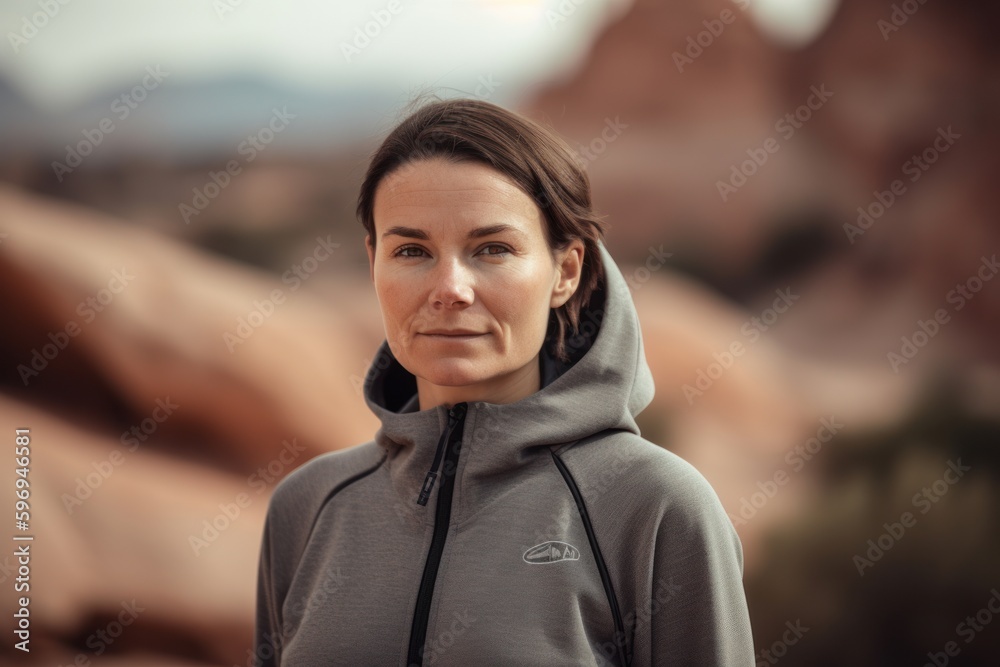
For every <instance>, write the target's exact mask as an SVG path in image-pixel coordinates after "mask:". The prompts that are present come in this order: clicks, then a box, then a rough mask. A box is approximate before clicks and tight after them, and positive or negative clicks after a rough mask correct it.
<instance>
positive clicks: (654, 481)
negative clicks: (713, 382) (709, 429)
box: [561, 431, 729, 526]
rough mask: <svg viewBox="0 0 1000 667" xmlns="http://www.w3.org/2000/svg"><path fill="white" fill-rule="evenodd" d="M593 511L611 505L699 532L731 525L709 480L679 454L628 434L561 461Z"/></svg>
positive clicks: (576, 450) (589, 444)
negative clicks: (698, 528)
mask: <svg viewBox="0 0 1000 667" xmlns="http://www.w3.org/2000/svg"><path fill="white" fill-rule="evenodd" d="M561 456H562V457H563V458H564V460H565V461H566V462H567V465H568V467H569V468H570V470H571V471H572V473H573V475H574V477H575V478H576V479H577V483H578V484H579V485H580V486H581V487H583V488H586V489H588V493H585V494H584V497H585V499H587V501H588V503H587V504H588V506H589V505H591V504H593V505H606V506H612V507H616V508H618V510H617V512H616V513H618V512H621V511H629V510H630V511H631V512H632V513H635V514H638V515H641V516H642V517H644V518H646V519H647V520H650V519H654V518H657V519H659V520H660V521H664V520H666V521H670V522H673V523H676V524H682V525H684V524H686V525H688V526H693V525H694V524H701V523H704V522H706V521H708V522H716V523H717V522H719V521H721V520H724V521H725V522H727V523H728V522H729V518H728V516H727V515H726V513H725V511H724V510H723V507H722V503H721V501H720V500H719V496H718V494H717V493H716V491H715V489H714V488H713V487H712V485H711V484H710V483H709V481H708V479H706V478H705V476H704V475H703V474H702V473H701V472H700V471H699V470H698V469H697V468H695V467H694V466H693V465H692V464H691V463H689V462H688V461H686V460H685V459H683V458H681V457H680V456H678V455H677V454H675V453H674V452H671V451H670V450H668V449H666V448H664V447H662V446H660V445H658V444H656V443H653V442H650V441H649V440H646V439H645V438H643V437H641V436H639V435H636V434H634V433H630V432H628V431H617V432H614V433H609V434H606V435H603V436H600V437H598V438H596V439H594V440H590V441H586V442H583V443H580V444H578V445H576V446H574V447H572V448H570V449H569V450H567V451H566V452H565V453H563V454H562V455H561Z"/></svg>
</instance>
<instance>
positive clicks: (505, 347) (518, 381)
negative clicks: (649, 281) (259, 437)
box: [255, 100, 754, 667]
mask: <svg viewBox="0 0 1000 667" xmlns="http://www.w3.org/2000/svg"><path fill="white" fill-rule="evenodd" d="M358 216H359V218H360V219H361V221H362V223H363V224H364V226H365V229H366V230H367V232H368V235H367V238H366V245H367V248H368V256H369V261H370V269H371V278H372V280H373V282H374V285H375V291H376V294H377V296H378V300H379V304H380V306H381V310H382V318H383V323H384V325H385V331H386V340H385V341H384V342H383V343H382V345H381V347H380V348H379V350H378V354H377V356H376V358H375V360H374V361H373V362H372V364H371V367H370V369H369V372H368V374H367V376H366V378H365V383H364V396H365V401H366V402H367V404H368V407H369V408H370V409H371V410H372V411H374V413H375V414H376V415H377V416H378V418H379V419H380V420H381V423H382V426H381V428H380V429H379V430H378V432H377V433H376V434H375V438H374V439H373V440H372V441H370V442H368V443H365V444H363V445H360V446H357V447H352V448H350V449H347V450H340V451H336V452H331V453H329V454H325V455H323V456H319V457H317V458H315V459H313V460H312V461H310V462H309V463H307V464H305V465H303V466H302V467H300V468H298V469H297V470H295V471H294V472H293V473H291V474H290V475H289V476H288V477H287V478H285V479H284V480H283V481H282V482H281V483H280V484H279V485H278V487H277V488H276V489H275V492H274V495H273V497H272V498H271V501H270V505H269V507H268V514H267V520H266V523H265V527H264V536H263V542H262V548H261V557H260V573H259V578H258V600H257V625H256V636H255V649H256V657H257V658H258V660H259V661H260V663H262V664H266V665H279V664H280V665H294V666H295V667H308V666H310V665H334V664H336V665H433V664H440V665H463V666H465V665H504V666H506V665H533V666H534V665H542V664H544V665H632V666H633V667H639V666H642V665H678V666H679V665H684V666H686V667H690V666H692V665H725V666H729V665H738V666H743V665H747V666H751V665H753V664H754V653H753V644H752V639H751V634H750V621H749V615H748V611H747V604H746V598H745V595H744V590H743V586H742V572H743V553H742V546H741V544H740V541H739V538H738V537H737V535H736V532H735V530H734V528H733V526H732V524H731V523H730V521H729V519H728V517H727V516H726V514H725V512H724V511H723V509H722V506H721V504H720V502H719V499H718V497H717V496H716V494H715V492H714V491H713V489H712V488H711V486H709V484H708V482H707V481H706V480H705V478H704V477H703V476H702V475H701V474H700V473H698V472H697V471H696V470H695V468H693V467H692V466H691V465H690V464H688V463H686V462H685V461H683V460H682V459H680V458H678V457H677V456H676V455H674V454H672V453H671V452H669V451H667V450H666V449H663V448H662V447H660V446H658V445H655V444H653V443H651V442H649V441H647V440H645V439H643V438H642V437H641V435H640V433H639V428H638V427H637V426H636V421H635V417H636V415H637V414H639V412H641V411H642V410H643V409H644V408H645V407H646V406H647V405H649V403H650V401H651V400H652V398H653V392H654V387H653V380H652V376H651V374H650V371H649V368H648V366H647V365H646V360H645V357H644V354H643V346H642V337H641V334H640V329H639V322H638V319H637V317H636V312H635V308H634V305H633V303H632V299H631V295H630V293H629V290H628V287H627V285H626V283H625V280H624V278H623V277H622V274H621V272H620V271H619V270H618V267H617V266H616V265H615V263H614V261H613V260H612V258H611V256H610V255H609V254H608V251H607V250H606V248H605V246H604V244H603V231H604V230H603V223H602V221H601V220H600V219H599V218H598V217H596V215H595V214H594V213H593V212H592V210H591V202H590V186H589V182H588V179H587V176H586V174H585V172H584V171H582V169H581V168H580V166H579V165H578V164H577V163H576V162H575V161H574V157H573V154H572V151H571V150H570V149H569V147H568V146H567V145H566V144H565V142H563V141H562V140H561V139H559V138H557V137H556V136H555V135H554V134H552V133H551V132H550V131H548V130H546V129H545V128H543V127H541V126H540V125H538V124H536V123H534V122H532V121H530V120H528V119H526V118H524V117H522V116H520V115H518V114H515V113H512V112H510V111H507V110H505V109H502V108H500V107H498V106H496V105H493V104H489V103H487V102H483V101H476V100H448V101H443V102H435V103H432V104H429V105H426V106H424V107H422V108H420V109H419V110H417V111H416V112H414V113H413V114H412V115H410V116H409V117H408V118H406V119H405V120H404V121H403V122H402V123H400V124H399V125H398V126H397V127H396V128H395V129H394V130H392V132H391V133H390V134H389V136H388V137H387V138H386V139H385V141H384V142H383V144H382V146H381V147H380V148H379V149H378V151H376V153H375V154H374V156H373V158H372V161H371V164H370V166H369V169H368V172H367V174H366V177H365V180H364V183H363V184H362V187H361V193H360V197H359V201H358ZM331 409H337V408H336V406H331Z"/></svg>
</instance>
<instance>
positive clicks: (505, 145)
mask: <svg viewBox="0 0 1000 667" xmlns="http://www.w3.org/2000/svg"><path fill="white" fill-rule="evenodd" d="M431 157H444V158H446V159H448V160H450V161H452V162H455V163H459V162H464V161H473V162H480V163H483V164H486V165H488V166H490V167H493V168H494V169H496V170H497V171H499V172H500V173H501V174H502V175H504V176H505V177H506V178H507V179H508V180H510V181H511V182H512V183H514V184H515V185H516V186H517V187H519V188H520V189H521V190H522V191H523V192H524V193H525V194H527V195H528V196H529V197H531V198H532V199H533V200H534V201H535V203H536V204H537V205H538V207H539V208H540V209H541V211H542V213H543V215H544V218H545V222H546V224H545V230H544V231H545V236H546V240H547V242H548V245H549V250H550V251H552V253H553V256H554V253H555V251H556V250H563V249H565V248H566V247H567V246H568V245H569V243H570V241H572V240H573V239H580V240H582V241H583V244H584V259H583V266H582V270H581V276H580V284H579V285H578V286H577V289H576V291H575V292H574V293H573V295H572V296H571V297H570V298H569V300H568V301H567V302H566V303H564V304H563V305H562V306H560V307H559V308H555V309H552V310H554V311H555V313H554V314H553V313H552V312H550V318H549V330H550V332H549V333H547V336H546V339H547V340H549V339H551V341H552V343H551V344H552V347H551V349H550V351H551V353H552V354H553V356H555V357H556V358H557V359H558V360H560V361H563V362H566V361H568V360H569V356H568V354H567V352H566V343H565V340H566V337H567V335H569V333H570V332H572V331H577V330H578V329H579V319H580V309H581V308H582V307H583V306H585V305H586V304H587V303H588V302H589V301H590V296H591V294H592V293H593V292H594V290H595V289H596V288H597V286H598V285H599V284H600V281H601V280H602V279H603V277H604V266H603V264H602V262H601V255H600V252H599V249H598V246H597V243H598V239H601V240H602V241H603V239H604V232H605V225H606V223H605V222H604V220H602V219H601V218H600V217H599V216H597V215H596V214H595V213H594V211H593V210H592V208H591V200H590V179H589V178H588V177H587V172H586V171H584V170H583V168H582V164H583V163H582V162H581V161H580V159H579V158H578V157H577V156H576V154H575V153H574V152H573V149H571V148H570V147H569V145H568V144H567V143H566V142H565V141H564V140H563V139H561V138H560V137H559V136H558V135H556V134H555V132H554V131H552V130H549V129H547V128H545V127H543V126H542V125H540V124H538V123H536V122H535V121H533V120H531V119H529V118H526V117H525V116H522V115H520V114H518V113H515V112H512V111H508V110H507V109H504V108H502V107H500V106H497V105H496V104H493V103H491V102H486V101H484V100H477V99H451V100H438V101H436V102H431V103H428V104H425V105H424V106H422V107H420V108H419V109H417V110H416V111H414V112H413V113H411V114H410V115H409V116H407V117H406V118H405V119H404V120H403V121H402V122H400V123H399V124H398V125H396V127H395V128H393V129H392V131H391V132H390V133H389V135H388V136H387V137H386V138H385V140H384V141H383V142H382V145H381V146H379V147H378V149H377V150H376V151H375V153H374V154H373V155H372V158H371V162H370V163H369V165H368V171H367V172H366V173H365V179H364V182H363V183H362V184H361V192H360V194H359V195H358V206H357V216H358V219H359V220H360V221H361V224H362V225H364V228H365V230H366V231H367V232H368V234H369V236H370V237H371V240H372V246H373V247H374V245H375V241H376V237H375V217H374V208H375V191H376V189H377V188H378V185H379V183H381V182H382V179H384V178H385V177H386V176H388V175H389V174H391V173H392V172H394V171H395V170H396V169H398V168H399V167H401V166H404V165H409V164H413V163H416V162H418V161H420V160H424V159H428V158H431ZM553 325H555V327H556V328H557V330H556V331H554V332H552V331H551V329H552V327H553Z"/></svg>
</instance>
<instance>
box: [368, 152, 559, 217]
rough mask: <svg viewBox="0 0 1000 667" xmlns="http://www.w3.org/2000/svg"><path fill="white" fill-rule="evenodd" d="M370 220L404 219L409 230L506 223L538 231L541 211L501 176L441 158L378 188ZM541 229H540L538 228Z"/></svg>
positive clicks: (401, 171)
mask: <svg viewBox="0 0 1000 667" xmlns="http://www.w3.org/2000/svg"><path fill="white" fill-rule="evenodd" d="M374 214H375V223H376V227H379V226H381V225H380V224H379V223H380V222H382V223H385V224H388V223H389V221H393V222H398V219H399V218H405V219H406V220H407V224H409V225H411V226H419V225H434V224H437V223H439V222H440V221H442V220H448V221H451V222H469V223H471V222H476V221H484V220H483V216H484V215H489V216H491V219H490V220H486V221H485V222H507V223H510V224H516V225H519V226H522V227H525V228H527V227H529V226H533V225H534V224H538V225H541V222H542V216H541V211H540V210H539V208H538V206H537V205H536V204H535V202H534V200H532V199H531V198H530V197H529V196H528V195H527V194H525V193H524V192H523V191H522V190H521V189H520V188H519V187H517V186H516V185H514V183H512V182H511V181H510V180H508V179H507V178H506V177H505V176H504V175H503V174H502V173H500V172H499V171H497V170H495V169H493V168H492V167H489V166H488V165H485V164H481V163H478V162H461V163H453V162H449V161H447V160H444V159H441V158H432V159H428V160H420V161H419V162H414V163H411V164H406V165H403V166H401V167H399V168H398V169H397V170H396V171H394V172H392V173H391V174H389V175H388V176H386V177H385V178H384V179H382V182H381V183H379V186H378V188H377V189H376V191H375V202H374ZM539 229H540V228H539Z"/></svg>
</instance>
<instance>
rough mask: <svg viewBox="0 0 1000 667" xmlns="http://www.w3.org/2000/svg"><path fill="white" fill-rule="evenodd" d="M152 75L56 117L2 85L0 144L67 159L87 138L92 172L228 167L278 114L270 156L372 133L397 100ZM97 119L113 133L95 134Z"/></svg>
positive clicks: (381, 94)
mask: <svg viewBox="0 0 1000 667" xmlns="http://www.w3.org/2000/svg"><path fill="white" fill-rule="evenodd" d="M153 72H156V68H155V67H151V68H149V70H148V71H144V72H142V73H141V75H139V76H138V77H137V80H136V81H135V82H131V83H126V84H122V85H119V86H116V87H114V88H108V89H106V90H103V91H101V92H100V93H97V94H95V95H94V96H93V97H91V98H90V99H89V100H87V101H86V102H84V103H82V104H80V105H77V106H76V107H74V108H72V109H70V110H69V111H67V112H65V113H60V114H52V113H46V112H44V111H42V110H39V109H36V108H34V106H33V105H32V104H30V103H29V102H28V101H27V100H26V99H25V98H24V97H23V96H22V95H20V94H19V93H18V92H17V91H16V90H15V89H14V88H13V87H12V86H11V85H10V83H9V82H5V81H3V80H2V79H0V118H2V119H3V123H2V124H0V143H3V144H4V145H7V146H12V147H16V148H18V149H19V150H22V151H28V150H31V151H32V152H33V153H35V154H36V155H38V154H40V155H46V156H49V158H50V159H52V160H64V159H66V154H67V148H66V146H67V144H69V145H72V146H75V145H76V144H78V143H79V142H81V141H87V137H88V136H90V137H96V136H100V141H99V143H98V142H97V141H94V140H91V143H95V144H97V145H96V146H95V148H94V150H93V154H92V156H88V158H87V161H88V162H91V163H93V165H95V166H97V165H101V164H108V163H114V162H117V161H120V160H122V159H127V158H130V157H134V156H142V155H157V156H159V157H161V158H162V159H164V160H165V161H169V162H180V163H186V162H191V161H201V160H207V159H212V158H216V157H221V158H222V159H223V160H225V159H228V158H229V157H236V156H237V155H236V152H237V147H238V146H239V145H240V143H241V142H243V141H244V140H246V139H247V137H248V136H249V135H256V134H257V133H258V132H260V131H261V130H262V129H264V128H267V127H268V124H269V122H270V121H271V119H272V118H273V117H274V116H275V114H276V112H280V113H281V114H287V117H288V118H289V120H288V123H287V127H286V128H284V129H282V130H281V131H280V141H276V142H275V144H274V146H275V148H274V149H272V150H273V152H276V153H280V152H284V151H289V152H295V153H297V154H307V155H308V154H322V153H324V152H326V151H331V150H337V149H338V148H340V147H342V146H344V145H345V144H347V143H350V142H351V141H354V140H357V139H359V138H362V137H364V136H365V135H368V134H375V133H377V132H378V131H379V130H380V129H381V128H379V126H378V124H379V119H384V118H387V117H388V116H389V114H390V112H391V110H392V109H393V108H394V107H395V106H396V104H397V102H398V101H399V98H400V93H399V91H398V90H396V89H387V88H374V87H372V88H366V87H353V88H352V87H338V88H336V89H331V90H329V91H322V90H315V89H310V88H304V87H296V86H295V85H293V84H289V83H283V82H282V83H279V82H275V81H273V80H270V79H267V78H266V77H263V76H260V75H256V74H241V73H236V74H231V75H227V76H224V77H219V78H215V79H208V80H204V81H198V82H174V81H172V80H171V79H170V73H169V72H166V71H161V72H159V73H158V75H157V76H154V75H153V74H152V73H153ZM143 81H145V82H146V87H144V86H143ZM133 91H134V92H133ZM102 121H103V122H104V127H112V129H111V131H109V132H103V131H101V127H102V126H101V123H102ZM109 121H110V123H111V125H108V122H109ZM382 122H384V121H382ZM275 125H276V126H278V125H281V123H276V124H275ZM85 133H86V134H85Z"/></svg>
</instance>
